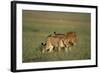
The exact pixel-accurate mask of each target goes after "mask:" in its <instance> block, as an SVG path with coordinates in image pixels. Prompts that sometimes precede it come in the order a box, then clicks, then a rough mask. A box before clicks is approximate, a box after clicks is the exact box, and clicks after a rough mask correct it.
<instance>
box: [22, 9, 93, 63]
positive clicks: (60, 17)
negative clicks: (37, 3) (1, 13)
mask: <svg viewBox="0 0 100 73" xmlns="http://www.w3.org/2000/svg"><path fill="white" fill-rule="evenodd" d="M90 18H91V17H90V14H89V13H72V12H50V11H31V10H23V12H22V27H23V28H22V29H23V30H22V33H23V34H22V44H23V47H22V48H23V49H22V54H23V55H22V60H23V62H41V61H62V60H66V61H67V60H85V59H90V58H91V47H90V46H91V45H90V42H91V40H90V39H91V38H90V37H91V33H90V32H91V29H90V28H91V23H90V22H91V21H90ZM71 31H72V32H76V33H77V36H78V42H77V45H76V46H73V47H72V50H71V51H69V52H67V53H66V52H64V51H61V52H52V53H41V49H42V47H41V43H42V42H44V41H45V40H46V37H47V36H48V35H50V34H52V33H53V32H58V33H66V32H71Z"/></svg>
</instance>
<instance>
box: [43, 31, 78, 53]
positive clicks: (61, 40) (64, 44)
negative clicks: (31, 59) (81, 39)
mask: <svg viewBox="0 0 100 73" xmlns="http://www.w3.org/2000/svg"><path fill="white" fill-rule="evenodd" d="M76 41H77V36H76V33H75V32H68V33H65V34H57V33H54V34H51V35H49V36H48V37H47V40H46V45H44V48H43V52H45V51H47V50H48V52H52V51H53V48H57V49H58V50H59V51H60V50H61V48H65V50H66V51H67V50H68V48H70V47H71V46H74V45H75V44H76Z"/></svg>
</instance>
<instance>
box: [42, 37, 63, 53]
mask: <svg viewBox="0 0 100 73" xmlns="http://www.w3.org/2000/svg"><path fill="white" fill-rule="evenodd" d="M42 45H43V46H44V47H43V49H42V52H43V53H44V52H45V51H48V52H52V51H53V49H54V48H57V49H58V50H60V48H63V47H64V46H65V45H64V44H63V42H62V41H61V38H59V37H56V36H48V37H47V40H46V42H45V44H43V43H42Z"/></svg>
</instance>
